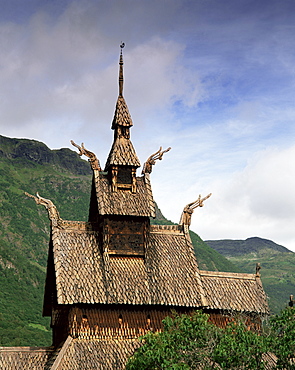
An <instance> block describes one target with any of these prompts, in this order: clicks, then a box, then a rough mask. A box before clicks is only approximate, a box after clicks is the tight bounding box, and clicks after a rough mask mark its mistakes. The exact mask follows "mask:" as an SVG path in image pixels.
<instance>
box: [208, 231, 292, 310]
mask: <svg viewBox="0 0 295 370" xmlns="http://www.w3.org/2000/svg"><path fill="white" fill-rule="evenodd" d="M206 244H208V245H209V246H210V247H211V248H213V249H215V250H216V251H217V252H219V253H221V254H222V255H223V256H225V257H226V258H227V259H228V260H229V261H231V262H233V263H234V264H235V265H236V266H237V267H238V268H240V269H241V270H243V271H245V272H250V273H251V272H252V273H253V271H254V269H255V265H256V263H260V265H261V267H262V269H261V280H262V283H263V287H264V289H265V292H266V294H267V295H268V296H269V298H270V300H269V305H270V309H271V311H272V312H274V313H279V312H280V310H282V309H283V308H284V307H286V305H287V303H288V300H289V296H290V295H291V294H292V295H295V276H294V269H295V253H293V252H291V251H290V250H289V249H287V248H285V247H283V246H281V245H279V244H276V243H274V242H273V241H271V240H267V239H262V238H258V237H252V238H248V239H246V240H230V239H226V240H206Z"/></svg>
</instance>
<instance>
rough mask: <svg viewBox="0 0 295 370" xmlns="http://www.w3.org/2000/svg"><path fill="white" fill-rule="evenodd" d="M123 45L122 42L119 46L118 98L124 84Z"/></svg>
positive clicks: (121, 94)
mask: <svg viewBox="0 0 295 370" xmlns="http://www.w3.org/2000/svg"><path fill="white" fill-rule="evenodd" d="M124 46H125V43H124V42H122V43H121V45H120V48H121V53H120V62H119V65H120V71H119V96H123V84H124V76H123V64H124V63H123V48H124Z"/></svg>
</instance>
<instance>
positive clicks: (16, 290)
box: [0, 137, 91, 346]
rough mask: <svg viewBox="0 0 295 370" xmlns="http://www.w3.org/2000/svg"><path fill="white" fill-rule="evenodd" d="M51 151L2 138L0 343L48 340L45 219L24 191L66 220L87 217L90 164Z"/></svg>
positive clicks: (43, 342) (70, 154) (42, 342)
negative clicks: (44, 310)
mask: <svg viewBox="0 0 295 370" xmlns="http://www.w3.org/2000/svg"><path fill="white" fill-rule="evenodd" d="M40 148H41V149H40ZM51 154H52V151H51V150H50V149H48V148H47V147H46V146H45V145H44V144H42V143H38V142H34V141H28V140H19V139H7V138H3V137H0V221H1V222H0V346H1V345H2V346H19V345H50V344H51V330H50V320H49V318H47V317H45V318H44V317H42V305H43V295H44V283H45V274H46V264H47V249H48V241H49V230H50V227H49V220H48V217H47V212H46V211H45V209H43V207H37V205H36V204H35V202H34V201H33V200H32V199H29V198H28V197H26V196H25V195H24V192H25V191H27V192H29V193H31V194H35V193H36V192H37V191H38V192H39V193H40V194H41V195H42V196H44V197H45V198H49V199H52V200H53V202H54V203H55V205H56V206H57V207H58V209H59V210H60V212H61V217H63V218H65V219H78V220H86V219H87V216H88V206H89V194H90V186H91V171H90V169H89V165H88V163H87V162H85V161H82V160H81V159H80V158H79V156H78V155H77V154H75V153H74V152H72V151H70V150H68V149H67V150H60V151H54V153H53V155H52V156H51ZM50 158H51V162H50ZM46 161H47V162H46ZM68 162H69V163H70V165H68ZM75 163H76V164H77V166H76V167H75ZM69 168H70V170H69ZM81 172H82V173H86V174H84V175H83V174H81Z"/></svg>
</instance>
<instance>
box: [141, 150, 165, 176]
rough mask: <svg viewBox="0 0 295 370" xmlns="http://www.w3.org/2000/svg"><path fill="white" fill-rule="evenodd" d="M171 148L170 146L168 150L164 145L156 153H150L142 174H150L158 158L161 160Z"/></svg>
mask: <svg viewBox="0 0 295 370" xmlns="http://www.w3.org/2000/svg"><path fill="white" fill-rule="evenodd" d="M170 149H171V147H170V146H169V148H167V149H166V150H162V147H160V149H159V150H158V151H157V152H156V153H154V154H152V155H150V156H149V157H148V159H147V161H146V162H145V164H144V165H143V169H142V172H141V174H142V175H144V174H147V173H148V174H150V173H151V172H152V166H153V165H154V164H156V160H157V159H159V160H160V161H161V160H162V158H163V155H164V154H165V153H167V152H169V150H170Z"/></svg>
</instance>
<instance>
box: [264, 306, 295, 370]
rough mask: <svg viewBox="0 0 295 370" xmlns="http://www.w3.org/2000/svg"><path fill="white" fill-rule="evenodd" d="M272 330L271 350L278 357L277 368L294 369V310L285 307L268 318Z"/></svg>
mask: <svg viewBox="0 0 295 370" xmlns="http://www.w3.org/2000/svg"><path fill="white" fill-rule="evenodd" d="M270 322H271V327H272V330H273V333H272V334H273V335H272V350H273V352H274V353H275V354H276V356H277V357H278V361H277V368H278V369H286V370H294V369H295V311H294V308H291V307H289V308H287V309H285V310H283V311H282V312H281V314H280V315H276V316H274V317H273V318H271V320H270Z"/></svg>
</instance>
